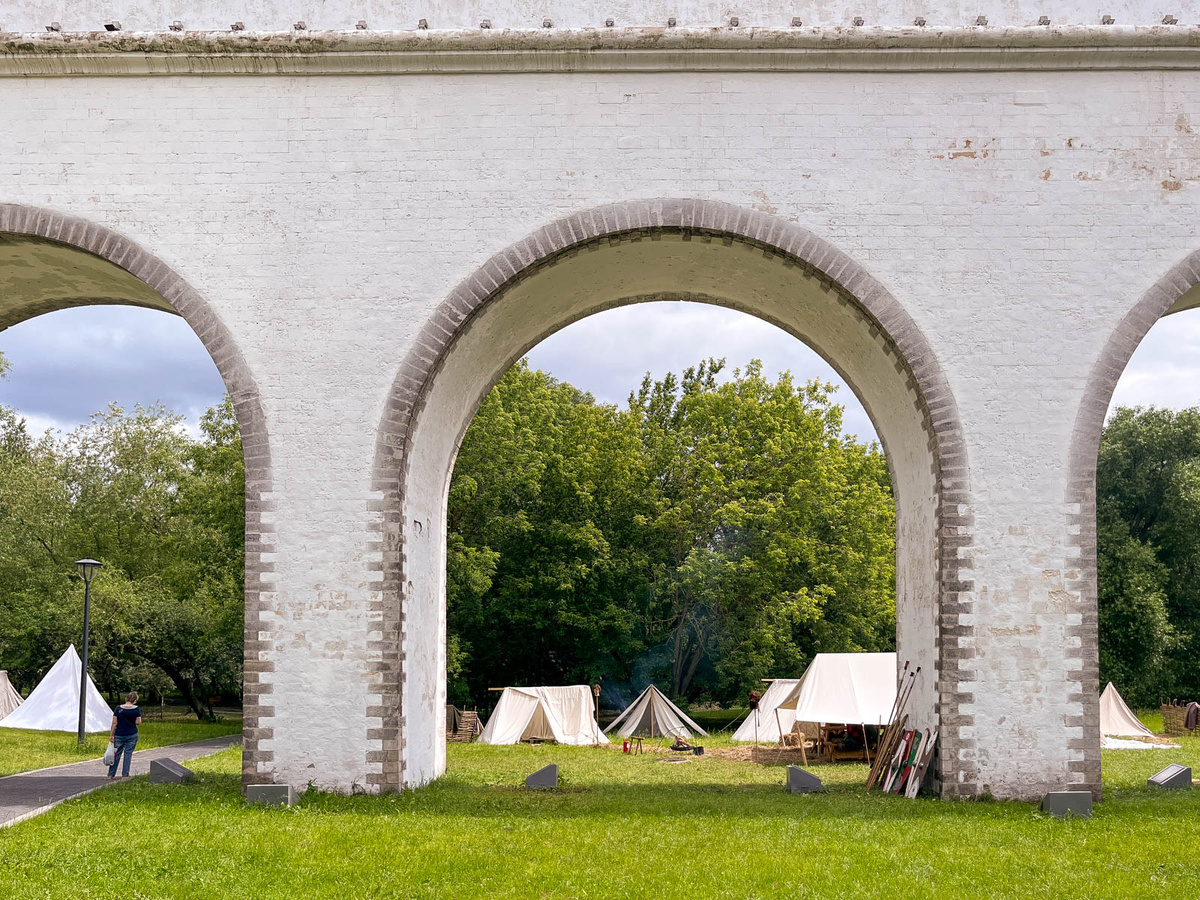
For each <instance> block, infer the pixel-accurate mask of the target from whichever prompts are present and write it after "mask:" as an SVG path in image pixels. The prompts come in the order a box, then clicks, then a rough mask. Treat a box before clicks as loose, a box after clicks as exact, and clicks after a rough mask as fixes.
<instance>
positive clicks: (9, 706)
mask: <svg viewBox="0 0 1200 900" xmlns="http://www.w3.org/2000/svg"><path fill="white" fill-rule="evenodd" d="M20 705H21V695H20V694H18V693H17V689H16V688H15V687H13V686H12V682H11V681H9V680H8V672H5V671H3V670H0V719H3V718H4V717H5V716H7V715H8V714H9V713H10V712H12V711H13V710H14V709H16V708H17V707H18V706H20Z"/></svg>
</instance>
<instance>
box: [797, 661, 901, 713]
mask: <svg viewBox="0 0 1200 900" xmlns="http://www.w3.org/2000/svg"><path fill="white" fill-rule="evenodd" d="M895 703H896V654H895V653H818V654H817V655H816V656H815V657H814V658H813V661H812V662H811V663H809V664H808V668H807V669H805V670H804V675H803V676H801V678H800V683H799V684H797V685H796V686H795V687H794V688H793V689H792V692H791V694H790V695H788V697H787V698H786V699H785V700H783V702H781V703H780V704H779V709H780V711H781V712H782V711H783V710H785V709H790V710H793V717H794V719H795V721H797V722H825V723H829V722H832V723H837V724H846V725H886V724H888V722H890V721H891V717H892V707H893V706H894V705H895Z"/></svg>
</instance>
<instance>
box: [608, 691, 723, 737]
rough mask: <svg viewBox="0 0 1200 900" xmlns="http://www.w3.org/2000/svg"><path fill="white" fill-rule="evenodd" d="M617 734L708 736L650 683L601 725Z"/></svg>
mask: <svg viewBox="0 0 1200 900" xmlns="http://www.w3.org/2000/svg"><path fill="white" fill-rule="evenodd" d="M614 730H615V731H616V732H617V734H619V735H621V737H634V736H635V735H636V736H639V737H665V736H667V735H670V736H671V737H681V738H683V739H685V740H686V739H687V738H690V737H691V736H692V735H693V734H702V735H704V736H705V737H707V736H708V732H707V731H705V730H704V729H703V728H701V727H700V726H699V725H697V724H696V723H695V722H693V721H692V720H691V719H689V718H688V717H687V716H686V715H684V713H683V710H681V709H680V708H679V707H678V706H676V705H675V704H674V703H672V702H671V701H670V700H668V699H667V696H666V694H664V693H663V692H662V691H660V690H659V689H658V688H656V687H655V686H654V685H650V687H648V688H646V689H645V690H644V691H642V692H641V693H640V694H638V698H637V699H636V700H634V701H633V702H632V703H630V704H629V706H627V707H626V708H625V712H623V713H621V714H620V715H619V716H617V717H616V719H614V720H613V723H612V724H611V725H609V726H608V727H607V728H605V729H604V731H605V733H606V734H611V733H612V732H613V731H614Z"/></svg>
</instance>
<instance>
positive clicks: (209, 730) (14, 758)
mask: <svg viewBox="0 0 1200 900" xmlns="http://www.w3.org/2000/svg"><path fill="white" fill-rule="evenodd" d="M241 730H242V723H241V720H240V719H236V720H231V721H222V722H215V723H213V722H197V721H196V720H195V719H192V720H191V721H167V722H142V725H141V727H140V728H139V729H138V745H137V748H138V750H150V749H151V748H153V747H165V746H167V745H169V744H184V743H187V742H188V741H202V740H204V739H205V738H210V737H218V736H220V735H223V734H237V733H239V732H241ZM106 746H108V735H107V734H90V735H88V736H87V739H86V740H85V741H84V744H83V747H80V746H79V744H78V743H77V741H76V738H75V735H73V734H67V733H66V732H62V731H25V730H23V729H19V728H0V776H3V775H13V774H15V773H17V772H28V771H30V770H31V769H42V768H45V767H46V766H60V765H62V764H63V763H73V762H79V761H80V760H85V759H96V758H97V757H99V756H103V755H104V748H105V747H106ZM0 896H2V894H0Z"/></svg>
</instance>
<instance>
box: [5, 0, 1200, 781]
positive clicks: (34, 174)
mask: <svg viewBox="0 0 1200 900" xmlns="http://www.w3.org/2000/svg"><path fill="white" fill-rule="evenodd" d="M1172 3H1174V4H1175V5H1174V6H1172V5H1171V4H1172ZM1102 6H1103V8H1100V7H1099V6H1095V7H1094V6H1093V5H1092V4H1091V3H1089V2H1086V0H970V2H968V0H961V2H960V0H861V2H853V0H851V2H842V0H817V2H802V0H796V2H787V0H746V2H745V3H742V4H735V5H731V6H725V5H723V3H717V2H715V0H639V2H633V0H538V2H533V0H425V2H412V3H407V2H406V3H396V2H382V0H360V2H356V0H325V2H321V0H295V2H294V3H284V2H281V0H208V2H206V0H0V329H2V328H5V327H7V326H9V325H12V324H14V323H16V322H20V321H22V320H23V319H27V318H29V317H31V316H35V315H38V314H39V313H43V312H47V311H50V310H54V309H59V308H62V307H67V306H77V305H80V304H94V303H129V304H135V305H140V306H149V307H155V308H159V309H166V310H171V311H174V312H176V313H178V314H179V315H181V316H183V317H184V318H185V319H186V320H187V321H188V323H189V324H190V325H191V326H192V328H194V329H195V331H196V333H197V334H198V335H199V336H200V338H201V340H203V341H204V343H205V345H206V346H207V348H208V350H209V352H210V353H211V354H212V357H213V359H214V361H215V362H216V364H217V366H218V368H219V369H220V371H221V373H222V375H223V376H224V379H225V383H226V385H227V386H228V388H229V390H230V391H231V392H232V394H233V396H234V398H235V401H236V404H237V410H238V415H239V418H240V421H241V426H242V434H243V438H244V441H245V448H246V467H247V475H248V477H247V495H246V547H247V553H246V649H245V652H246V719H245V724H246V729H245V736H246V745H245V754H244V773H245V774H244V777H245V781H246V783H259V782H290V783H291V784H293V785H297V786H303V785H305V784H307V783H308V782H309V781H310V780H311V781H313V782H315V783H317V784H319V785H321V786H323V787H328V788H333V789H337V790H345V791H349V790H356V789H361V790H366V791H372V792H373V791H384V790H392V789H398V788H402V787H407V786H416V785H420V784H423V783H425V782H427V781H429V780H431V779H433V778H436V777H437V776H438V775H440V774H441V773H442V771H443V769H444V766H445V745H444V740H443V735H442V720H443V714H442V709H443V702H444V696H445V683H444V672H445V665H444V663H445V651H444V629H445V614H444V596H445V578H444V560H445V508H446V491H447V484H448V479H449V474H450V470H451V467H452V466H453V463H454V456H455V451H456V448H457V444H458V441H459V440H460V439H461V437H462V434H463V431H464V429H465V428H466V426H467V423H468V422H469V421H470V419H471V416H472V414H473V412H474V411H475V409H476V408H477V407H478V405H479V403H480V402H481V400H482V398H483V397H484V395H485V394H486V392H487V391H488V389H489V387H490V386H491V385H492V384H493V383H494V382H495V381H496V379H498V378H499V377H500V375H501V373H503V372H504V370H505V369H506V368H507V367H508V366H509V365H510V364H511V363H512V362H513V361H514V360H516V359H517V358H519V357H520V356H521V354H523V353H524V352H525V351H526V350H528V349H529V348H530V347H531V346H533V345H534V344H535V343H536V342H537V341H538V340H540V339H541V338H543V337H545V336H546V335H548V334H550V333H551V332H553V331H554V330H555V329H558V328H561V327H562V326H564V325H565V324H567V323H568V322H571V321H572V320H575V319H578V318H580V317H581V316H585V315H587V314H589V313H592V312H595V311H597V310H600V309H603V308H606V307H611V306H616V305H618V304H623V303H632V302H637V301H639V300H646V299H673V298H674V299H684V298H686V299H691V300H701V301H705V302H710V303H719V304H722V305H726V306H731V307H735V308H738V309H742V310H746V311H747V312H750V313H753V314H755V315H758V316H761V317H763V318H764V319H767V320H769V321H771V322H774V323H776V324H777V325H779V326H780V327H782V328H784V329H787V330H788V331H790V332H791V333H792V334H794V335H796V336H798V337H800V338H802V339H803V340H804V341H806V342H807V343H809V344H810V345H811V346H813V347H814V348H815V349H816V350H817V351H818V352H820V353H821V354H822V355H823V356H825V357H826V358H827V359H828V360H829V361H830V362H831V363H832V364H833V365H834V366H835V367H836V368H837V369H838V370H839V371H840V372H841V373H842V374H843V375H844V376H845V377H846V379H847V381H848V382H849V383H850V384H851V385H852V386H853V389H854V390H855V392H856V393H857V394H858V396H859V397H860V398H861V400H862V401H863V403H864V405H865V406H866V408H867V410H868V411H869V412H870V414H871V417H872V419H873V421H874V423H875V426H876V428H877V430H878V433H879V435H880V437H881V438H882V440H883V443H884V446H885V448H886V450H887V454H888V458H889V461H890V463H891V468H892V476H893V480H894V486H895V493H896V499H897V504H898V519H899V526H898V527H899V539H898V546H897V575H898V578H897V587H898V621H899V628H898V632H899V633H898V641H899V647H900V656H901V658H907V659H911V660H913V661H914V663H920V664H921V665H922V666H923V667H924V668H923V675H922V678H923V681H922V684H921V686H920V689H919V692H918V696H917V702H916V704H915V718H916V719H917V720H918V721H919V723H920V724H922V725H930V726H933V727H935V728H937V729H938V733H939V734H940V751H939V760H938V763H939V766H938V771H939V775H940V782H939V784H940V789H941V791H942V794H943V795H944V796H947V797H970V796H974V795H979V794H982V793H984V792H990V793H991V794H993V795H995V796H999V797H1033V796H1037V795H1040V794H1041V793H1042V792H1043V791H1045V790H1047V789H1058V788H1066V787H1068V786H1075V787H1079V788H1084V789H1092V790H1093V791H1098V790H1099V786H1100V747H1099V733H1098V731H1099V729H1098V698H1097V687H1098V685H1097V679H1098V668H1097V666H1098V664H1097V630H1096V629H1097V624H1096V623H1097V614H1096V551H1095V546H1096V539H1095V500H1094V470H1095V459H1096V451H1097V444H1098V441H1099V435H1100V428H1101V424H1102V421H1103V417H1104V413H1105V409H1106V407H1107V403H1108V399H1109V397H1110V394H1111V392H1112V390H1113V386H1114V384H1115V382H1116V380H1117V378H1118V376H1119V375H1120V373H1121V370H1122V368H1123V367H1124V366H1125V364H1126V362H1127V361H1128V359H1129V356H1130V354H1131V353H1132V352H1133V350H1134V348H1135V347H1136V346H1137V344H1138V342H1139V341H1140V340H1141V338H1142V337H1143V336H1144V335H1145V333H1146V331H1147V330H1148V329H1149V328H1150V326H1151V325H1152V324H1153V323H1154V322H1155V321H1156V320H1157V319H1159V318H1160V317H1161V316H1163V315H1165V314H1167V313H1170V312H1174V311H1178V310H1181V309H1184V308H1187V307H1188V306H1192V305H1200V300H1198V299H1197V298H1198V297H1200V288H1197V289H1195V290H1193V286H1194V285H1196V284H1197V281H1200V255H1197V253H1198V252H1200V235H1198V234H1197V225H1198V223H1200V133H1198V129H1200V0H1162V4H1159V3H1158V0H1155V3H1150V2H1148V0H1112V2H1110V3H1107V5H1102ZM360 20H361V21H360ZM235 23H244V26H239V25H237V24H235ZM485 23H486V24H485ZM106 26H107V30H106Z"/></svg>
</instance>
